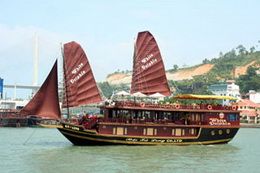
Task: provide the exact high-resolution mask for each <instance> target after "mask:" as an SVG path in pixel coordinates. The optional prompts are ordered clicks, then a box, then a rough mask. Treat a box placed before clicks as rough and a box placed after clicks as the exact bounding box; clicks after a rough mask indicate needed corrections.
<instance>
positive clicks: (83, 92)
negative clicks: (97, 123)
mask: <svg viewBox="0 0 260 173" xmlns="http://www.w3.org/2000/svg"><path fill="white" fill-rule="evenodd" d="M63 57H64V67H63V68H64V69H63V70H64V85H65V98H64V99H63V107H76V106H80V105H86V104H90V103H97V102H100V101H101V96H100V93H99V90H98V87H97V84H96V81H95V78H94V76H93V73H92V70H91V67H90V64H89V61H88V59H87V56H86V54H85V52H84V51H83V49H82V48H81V46H80V45H79V44H78V43H76V42H74V41H73V42H69V43H66V44H64V55H63Z"/></svg>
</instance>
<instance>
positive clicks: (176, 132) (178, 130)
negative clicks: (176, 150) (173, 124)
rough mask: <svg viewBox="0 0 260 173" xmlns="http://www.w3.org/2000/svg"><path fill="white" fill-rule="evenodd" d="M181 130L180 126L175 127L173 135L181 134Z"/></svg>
mask: <svg viewBox="0 0 260 173" xmlns="http://www.w3.org/2000/svg"><path fill="white" fill-rule="evenodd" d="M181 132H182V130H181V129H180V128H176V129H175V136H181Z"/></svg>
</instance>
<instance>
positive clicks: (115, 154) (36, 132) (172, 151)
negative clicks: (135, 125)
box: [0, 128, 260, 173]
mask: <svg viewBox="0 0 260 173" xmlns="http://www.w3.org/2000/svg"><path fill="white" fill-rule="evenodd" d="M0 159H1V160H0V173H13V172H14V173H92V172H93V173H98V172H104V173H107V172H108V173H109V172H116V173H117V172H118V173H123V172H131V173H132V172H133V173H135V172H136V173H138V172H140V173H146V172H163V173H164V172H166V173H167V172H169V173H170V172H171V173H173V172H174V173H175V172H180V173H186V172H187V173H204V172H205V173H208V172H209V173H225V172H226V173H232V172H234V173H239V172H241V173H244V172H245V173H259V172H260V128H259V129H257V128H255V129H254V128H242V129H240V130H239V132H238V134H237V135H236V136H235V138H234V139H233V140H232V141H231V142H230V143H229V144H222V145H207V146H202V145H190V146H123V145H122V146H84V147H80V146H73V145H72V144H71V143H70V142H69V141H68V140H67V139H66V138H65V137H63V136H62V134H61V133H59V131H58V130H57V129H44V128H0Z"/></svg>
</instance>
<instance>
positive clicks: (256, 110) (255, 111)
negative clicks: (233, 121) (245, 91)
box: [237, 99, 260, 124]
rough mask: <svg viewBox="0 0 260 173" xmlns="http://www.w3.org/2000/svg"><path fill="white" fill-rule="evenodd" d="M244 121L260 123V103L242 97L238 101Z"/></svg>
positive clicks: (242, 120)
mask: <svg viewBox="0 0 260 173" xmlns="http://www.w3.org/2000/svg"><path fill="white" fill-rule="evenodd" d="M237 106H238V110H240V111H241V113H240V121H241V122H242V123H255V124H257V123H260V104H257V103H254V102H252V101H251V100H248V99H241V100H239V101H238V102H237Z"/></svg>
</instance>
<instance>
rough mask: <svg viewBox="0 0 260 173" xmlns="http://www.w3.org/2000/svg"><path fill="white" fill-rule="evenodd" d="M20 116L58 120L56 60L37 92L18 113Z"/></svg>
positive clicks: (59, 115) (59, 114)
mask: <svg viewBox="0 0 260 173" xmlns="http://www.w3.org/2000/svg"><path fill="white" fill-rule="evenodd" d="M20 114H21V115H24V116H27V115H35V116H38V117H42V118H53V119H60V117H61V113H60V106H59V96H58V77H57V60H56V62H55V64H54V65H53V67H52V69H51V72H50V73H49V75H48V77H47V78H46V80H45V81H44V83H43V84H42V86H41V87H40V89H39V90H38V92H37V93H36V94H35V95H34V97H33V98H32V99H31V100H30V102H29V103H28V104H27V105H26V106H25V107H24V108H23V109H22V110H21V111H20Z"/></svg>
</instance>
